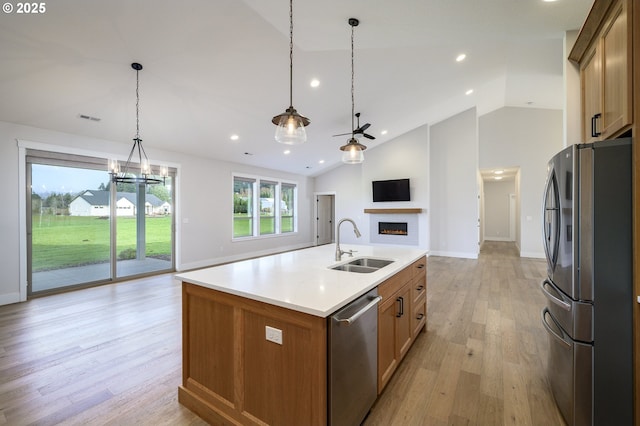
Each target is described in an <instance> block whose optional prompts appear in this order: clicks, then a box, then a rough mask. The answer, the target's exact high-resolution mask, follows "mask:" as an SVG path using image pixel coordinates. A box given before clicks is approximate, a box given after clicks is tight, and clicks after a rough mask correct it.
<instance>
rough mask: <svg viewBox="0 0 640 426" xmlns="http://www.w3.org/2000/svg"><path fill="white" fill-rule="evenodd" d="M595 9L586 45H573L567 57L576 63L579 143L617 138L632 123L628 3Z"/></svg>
mask: <svg viewBox="0 0 640 426" xmlns="http://www.w3.org/2000/svg"><path fill="white" fill-rule="evenodd" d="M599 7H600V9H597V8H595V7H594V9H592V13H601V14H603V16H602V17H601V18H600V21H599V25H598V27H597V30H595V31H594V32H593V34H592V37H591V40H590V42H589V43H588V44H586V43H585V42H581V43H576V45H575V46H574V49H573V50H572V51H571V54H570V56H569V59H571V60H574V61H576V62H577V63H579V64H580V81H581V108H582V141H583V142H593V141H597V140H604V139H611V138H613V137H616V136H619V135H620V134H622V133H624V132H625V131H627V130H629V129H630V127H631V124H632V122H633V103H632V101H633V97H632V93H631V88H632V87H633V84H632V66H633V64H632V40H631V37H632V33H631V17H632V15H631V10H630V8H631V6H630V0H616V1H613V2H610V3H607V4H606V5H603V6H599ZM586 38H587V36H585V37H583V39H586Z"/></svg>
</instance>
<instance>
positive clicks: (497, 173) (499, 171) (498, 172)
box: [493, 170, 504, 175]
mask: <svg viewBox="0 0 640 426" xmlns="http://www.w3.org/2000/svg"><path fill="white" fill-rule="evenodd" d="M503 173H504V170H496V171H495V172H493V174H496V175H501V174H503Z"/></svg>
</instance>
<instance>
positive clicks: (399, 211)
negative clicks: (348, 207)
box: [364, 209, 422, 214]
mask: <svg viewBox="0 0 640 426" xmlns="http://www.w3.org/2000/svg"><path fill="white" fill-rule="evenodd" d="M364 212H365V213H373V214H417V213H422V209H364Z"/></svg>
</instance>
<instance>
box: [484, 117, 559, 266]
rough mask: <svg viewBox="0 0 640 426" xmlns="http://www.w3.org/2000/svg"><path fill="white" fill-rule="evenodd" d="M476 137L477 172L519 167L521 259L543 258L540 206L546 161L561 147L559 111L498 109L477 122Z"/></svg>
mask: <svg viewBox="0 0 640 426" xmlns="http://www.w3.org/2000/svg"><path fill="white" fill-rule="evenodd" d="M479 135H480V168H482V169H485V168H486V169H489V168H495V167H507V166H508V167H514V166H518V167H520V175H519V179H520V184H519V185H518V187H519V189H520V216H519V224H520V228H519V229H520V232H519V235H520V241H519V245H520V255H521V256H523V257H540V258H542V257H544V252H543V248H542V240H541V237H540V233H541V231H540V230H541V226H542V217H541V207H540V204H541V202H542V191H543V187H544V182H545V179H546V170H547V161H548V160H549V159H550V158H551V157H552V156H553V155H554V154H555V153H556V152H558V151H560V150H561V149H562V147H563V113H562V110H549V109H537V108H517V107H505V108H501V109H499V110H496V111H493V112H491V113H488V114H486V115H483V116H481V117H480V118H479ZM516 229H518V228H517V227H516Z"/></svg>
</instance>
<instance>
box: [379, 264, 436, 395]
mask: <svg viewBox="0 0 640 426" xmlns="http://www.w3.org/2000/svg"><path fill="white" fill-rule="evenodd" d="M426 272H427V259H426V257H422V258H421V259H419V260H417V261H416V262H414V263H413V264H411V265H409V266H407V267H406V268H405V269H403V270H402V271H400V272H399V273H398V274H396V275H394V276H393V277H391V278H389V279H388V280H386V281H384V282H383V283H382V284H380V286H378V294H379V295H380V296H382V301H381V302H380V305H379V306H378V394H380V393H381V392H382V391H383V389H384V388H385V386H386V385H387V383H388V382H389V380H390V379H391V376H392V375H393V373H394V372H395V370H396V368H398V365H399V364H400V361H401V360H402V358H404V356H405V355H406V354H407V352H408V351H409V349H410V348H411V345H412V344H413V341H414V340H415V338H416V336H417V335H418V333H419V332H420V330H426V322H427V297H426V289H427V274H426Z"/></svg>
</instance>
